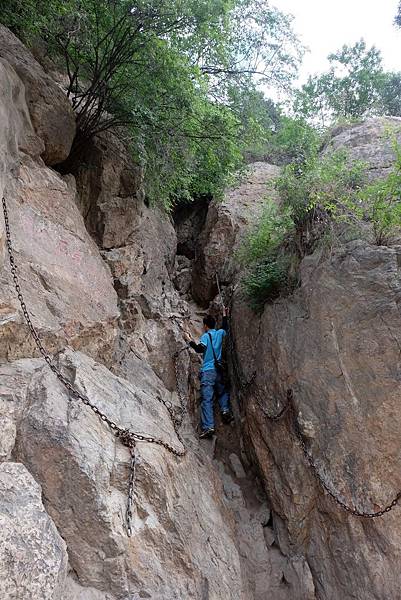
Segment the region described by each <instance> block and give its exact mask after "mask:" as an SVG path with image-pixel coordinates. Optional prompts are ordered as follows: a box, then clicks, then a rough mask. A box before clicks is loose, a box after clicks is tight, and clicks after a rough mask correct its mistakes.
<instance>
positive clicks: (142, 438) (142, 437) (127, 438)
mask: <svg viewBox="0 0 401 600" xmlns="http://www.w3.org/2000/svg"><path fill="white" fill-rule="evenodd" d="M2 206H3V214H4V223H5V229H6V244H7V251H8V257H9V261H10V269H11V275H12V278H13V282H14V287H15V290H16V292H17V297H18V300H19V303H20V306H21V309H22V312H23V315H24V318H25V321H26V323H27V325H28V327H29V330H30V333H31V335H32V337H33V339H34V341H35V344H36V346H37V348H38V350H39V352H40V354H41V355H42V357H43V359H44V360H45V361H46V363H47V364H48V366H49V367H50V369H51V370H52V371H53V373H54V374H55V375H56V377H57V378H58V379H59V381H61V383H62V384H63V385H64V386H65V387H66V388H67V390H68V391H69V392H70V394H71V396H73V397H74V398H76V399H77V400H79V401H80V402H82V403H83V404H84V405H85V406H88V407H89V408H90V409H91V410H92V411H93V412H94V413H95V414H96V415H97V416H98V417H99V418H100V419H101V420H102V421H103V422H104V423H105V424H106V425H108V427H109V428H110V429H111V431H112V432H113V433H114V435H115V436H116V437H117V438H118V439H119V440H120V442H121V443H122V444H123V445H124V446H127V448H129V449H130V452H131V464H130V478H129V486H128V502H127V510H126V516H127V532H128V535H129V536H130V535H131V534H132V527H131V519H132V503H133V494H134V483H135V465H136V457H135V446H136V443H137V442H146V443H149V444H156V445H158V446H162V447H163V448H165V449H166V450H167V451H168V452H170V453H171V454H173V455H174V456H177V457H182V456H184V455H185V454H186V448H185V446H184V442H183V440H182V437H181V435H180V433H179V431H178V427H179V424H178V423H177V420H176V418H175V417H174V415H173V412H172V405H171V406H169V403H168V401H166V400H163V399H162V398H158V400H159V401H161V402H162V404H164V405H165V406H166V408H167V410H168V413H169V415H170V418H171V420H172V424H173V427H174V431H175V433H176V435H177V438H178V440H179V442H180V443H181V445H182V449H177V448H175V447H174V446H172V445H171V444H169V443H168V442H165V441H164V440H162V439H161V438H157V437H153V436H150V435H147V434H140V433H135V432H134V431H130V430H129V429H125V428H123V427H120V426H118V425H117V424H116V423H115V422H114V421H112V420H111V419H110V418H109V417H108V416H107V415H105V414H104V413H103V412H102V411H101V410H100V409H99V408H98V407H97V406H96V405H95V404H93V403H92V402H91V401H90V400H89V398H87V397H86V396H85V395H83V394H82V393H81V392H80V391H79V390H78V389H77V388H75V387H74V386H73V385H72V384H71V383H70V382H69V381H68V379H66V377H64V375H63V374H62V372H61V371H60V370H59V369H58V367H57V366H56V365H55V364H54V362H53V358H52V357H51V356H49V354H48V353H47V352H46V349H45V347H44V346H43V344H42V341H41V339H40V337H39V334H38V333H37V331H36V329H35V326H34V325H33V323H32V321H31V317H30V314H29V312H28V309H27V306H26V304H25V301H24V297H23V295H22V291H21V286H20V283H19V278H18V273H17V265H16V263H15V259H14V252H13V246H12V238H11V229H10V222H9V217H8V210H7V204H6V200H5V198H4V197H3V198H2ZM170 404H171V403H170Z"/></svg>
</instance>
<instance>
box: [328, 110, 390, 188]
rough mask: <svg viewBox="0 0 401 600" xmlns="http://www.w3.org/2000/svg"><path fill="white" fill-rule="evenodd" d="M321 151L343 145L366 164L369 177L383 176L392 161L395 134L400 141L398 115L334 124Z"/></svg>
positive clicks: (342, 146)
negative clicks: (353, 122)
mask: <svg viewBox="0 0 401 600" xmlns="http://www.w3.org/2000/svg"><path fill="white" fill-rule="evenodd" d="M331 135H332V137H331V140H330V141H329V142H328V144H327V145H326V148H325V149H324V152H329V151H332V150H339V149H341V148H346V149H347V152H348V155H349V157H350V159H351V160H358V161H362V162H363V163H365V164H366V167H367V173H368V177H369V178H370V179H371V180H373V179H377V178H379V177H380V178H381V177H385V176H386V175H387V174H388V173H389V171H390V170H391V168H392V165H393V164H394V159H395V154H394V149H393V140H394V137H395V138H396V139H397V141H398V143H400V142H401V118H399V117H382V118H375V119H368V120H367V121H364V122H363V123H358V124H355V125H352V126H350V125H346V126H340V127H336V128H335V129H334V130H333V131H332V134H331Z"/></svg>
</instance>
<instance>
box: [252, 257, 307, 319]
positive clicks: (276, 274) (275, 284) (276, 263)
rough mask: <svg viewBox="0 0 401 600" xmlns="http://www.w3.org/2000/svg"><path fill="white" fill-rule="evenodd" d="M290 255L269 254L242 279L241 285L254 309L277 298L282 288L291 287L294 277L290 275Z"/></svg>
mask: <svg viewBox="0 0 401 600" xmlns="http://www.w3.org/2000/svg"><path fill="white" fill-rule="evenodd" d="M291 265H292V257H291V256H290V255H286V254H282V255H281V256H270V257H267V258H265V259H263V260H261V261H259V262H257V263H255V264H254V265H253V266H252V268H251V269H250V270H249V271H248V272H247V274H246V275H245V276H244V278H243V280H242V287H243V290H244V291H245V294H246V296H247V297H248V299H249V301H250V305H251V306H252V308H253V309H254V310H257V311H259V310H261V309H262V308H263V306H264V305H265V303H266V302H267V301H269V300H274V299H275V298H277V297H278V296H279V295H280V294H281V293H282V292H283V290H289V289H292V287H293V285H294V283H295V279H294V278H293V277H291V275H290V268H291Z"/></svg>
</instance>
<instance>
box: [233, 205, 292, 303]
mask: <svg viewBox="0 0 401 600" xmlns="http://www.w3.org/2000/svg"><path fill="white" fill-rule="evenodd" d="M293 228H294V223H293V219H292V216H291V211H290V209H286V208H282V207H279V206H278V204H277V202H275V201H274V200H272V199H270V198H267V200H266V202H265V205H264V207H263V210H262V213H261V216H260V218H259V220H258V222H257V224H256V225H255V226H254V227H253V229H252V230H251V231H250V232H249V234H248V236H247V237H246V238H245V240H244V242H243V244H242V247H241V249H240V251H239V255H238V257H239V260H240V262H241V263H242V265H243V266H244V267H245V269H246V274H245V275H244V277H243V280H242V287H243V290H244V291H245V294H246V296H247V297H248V298H249V300H250V303H251V305H252V307H253V308H254V309H260V308H261V307H262V306H263V305H264V303H265V302H267V301H268V300H273V299H274V298H276V297H277V296H278V295H279V294H280V292H281V290H282V289H284V288H286V287H287V286H288V285H289V282H290V277H289V269H290V263H291V258H290V256H289V255H287V254H285V253H283V252H282V251H281V250H282V248H283V246H285V242H286V240H287V239H290V238H291V235H292V230H293Z"/></svg>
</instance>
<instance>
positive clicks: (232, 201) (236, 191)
mask: <svg viewBox="0 0 401 600" xmlns="http://www.w3.org/2000/svg"><path fill="white" fill-rule="evenodd" d="M279 173H280V168H279V167H276V166H274V165H269V164H267V163H253V164H252V165H251V166H250V167H249V172H248V173H247V175H246V177H245V178H244V179H243V180H242V181H241V183H240V184H239V185H238V186H235V187H233V188H232V189H229V190H228V191H227V192H226V195H225V197H224V199H223V201H217V200H214V201H213V202H211V204H210V206H209V211H208V214H207V218H206V223H205V226H204V228H203V231H202V233H201V235H200V237H199V240H198V249H197V255H196V260H195V262H194V269H193V274H192V293H193V296H194V298H195V300H196V301H197V302H199V303H200V304H201V305H202V306H207V305H208V304H209V302H210V301H211V300H212V299H213V298H214V297H215V295H216V293H217V285H216V279H215V278H216V274H217V275H218V276H219V278H220V282H221V284H222V285H224V284H230V283H232V282H233V280H234V279H235V277H236V275H237V274H238V273H239V272H240V270H241V268H240V265H239V262H238V256H237V251H238V250H239V248H240V246H241V242H242V239H243V237H244V235H245V233H246V232H247V231H248V230H249V228H250V227H252V225H253V224H254V223H255V222H256V221H257V218H258V216H259V215H260V212H261V210H262V207H263V204H264V202H265V199H266V197H267V196H270V197H276V192H275V190H274V186H273V183H274V179H275V178H277V177H278V175H279Z"/></svg>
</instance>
